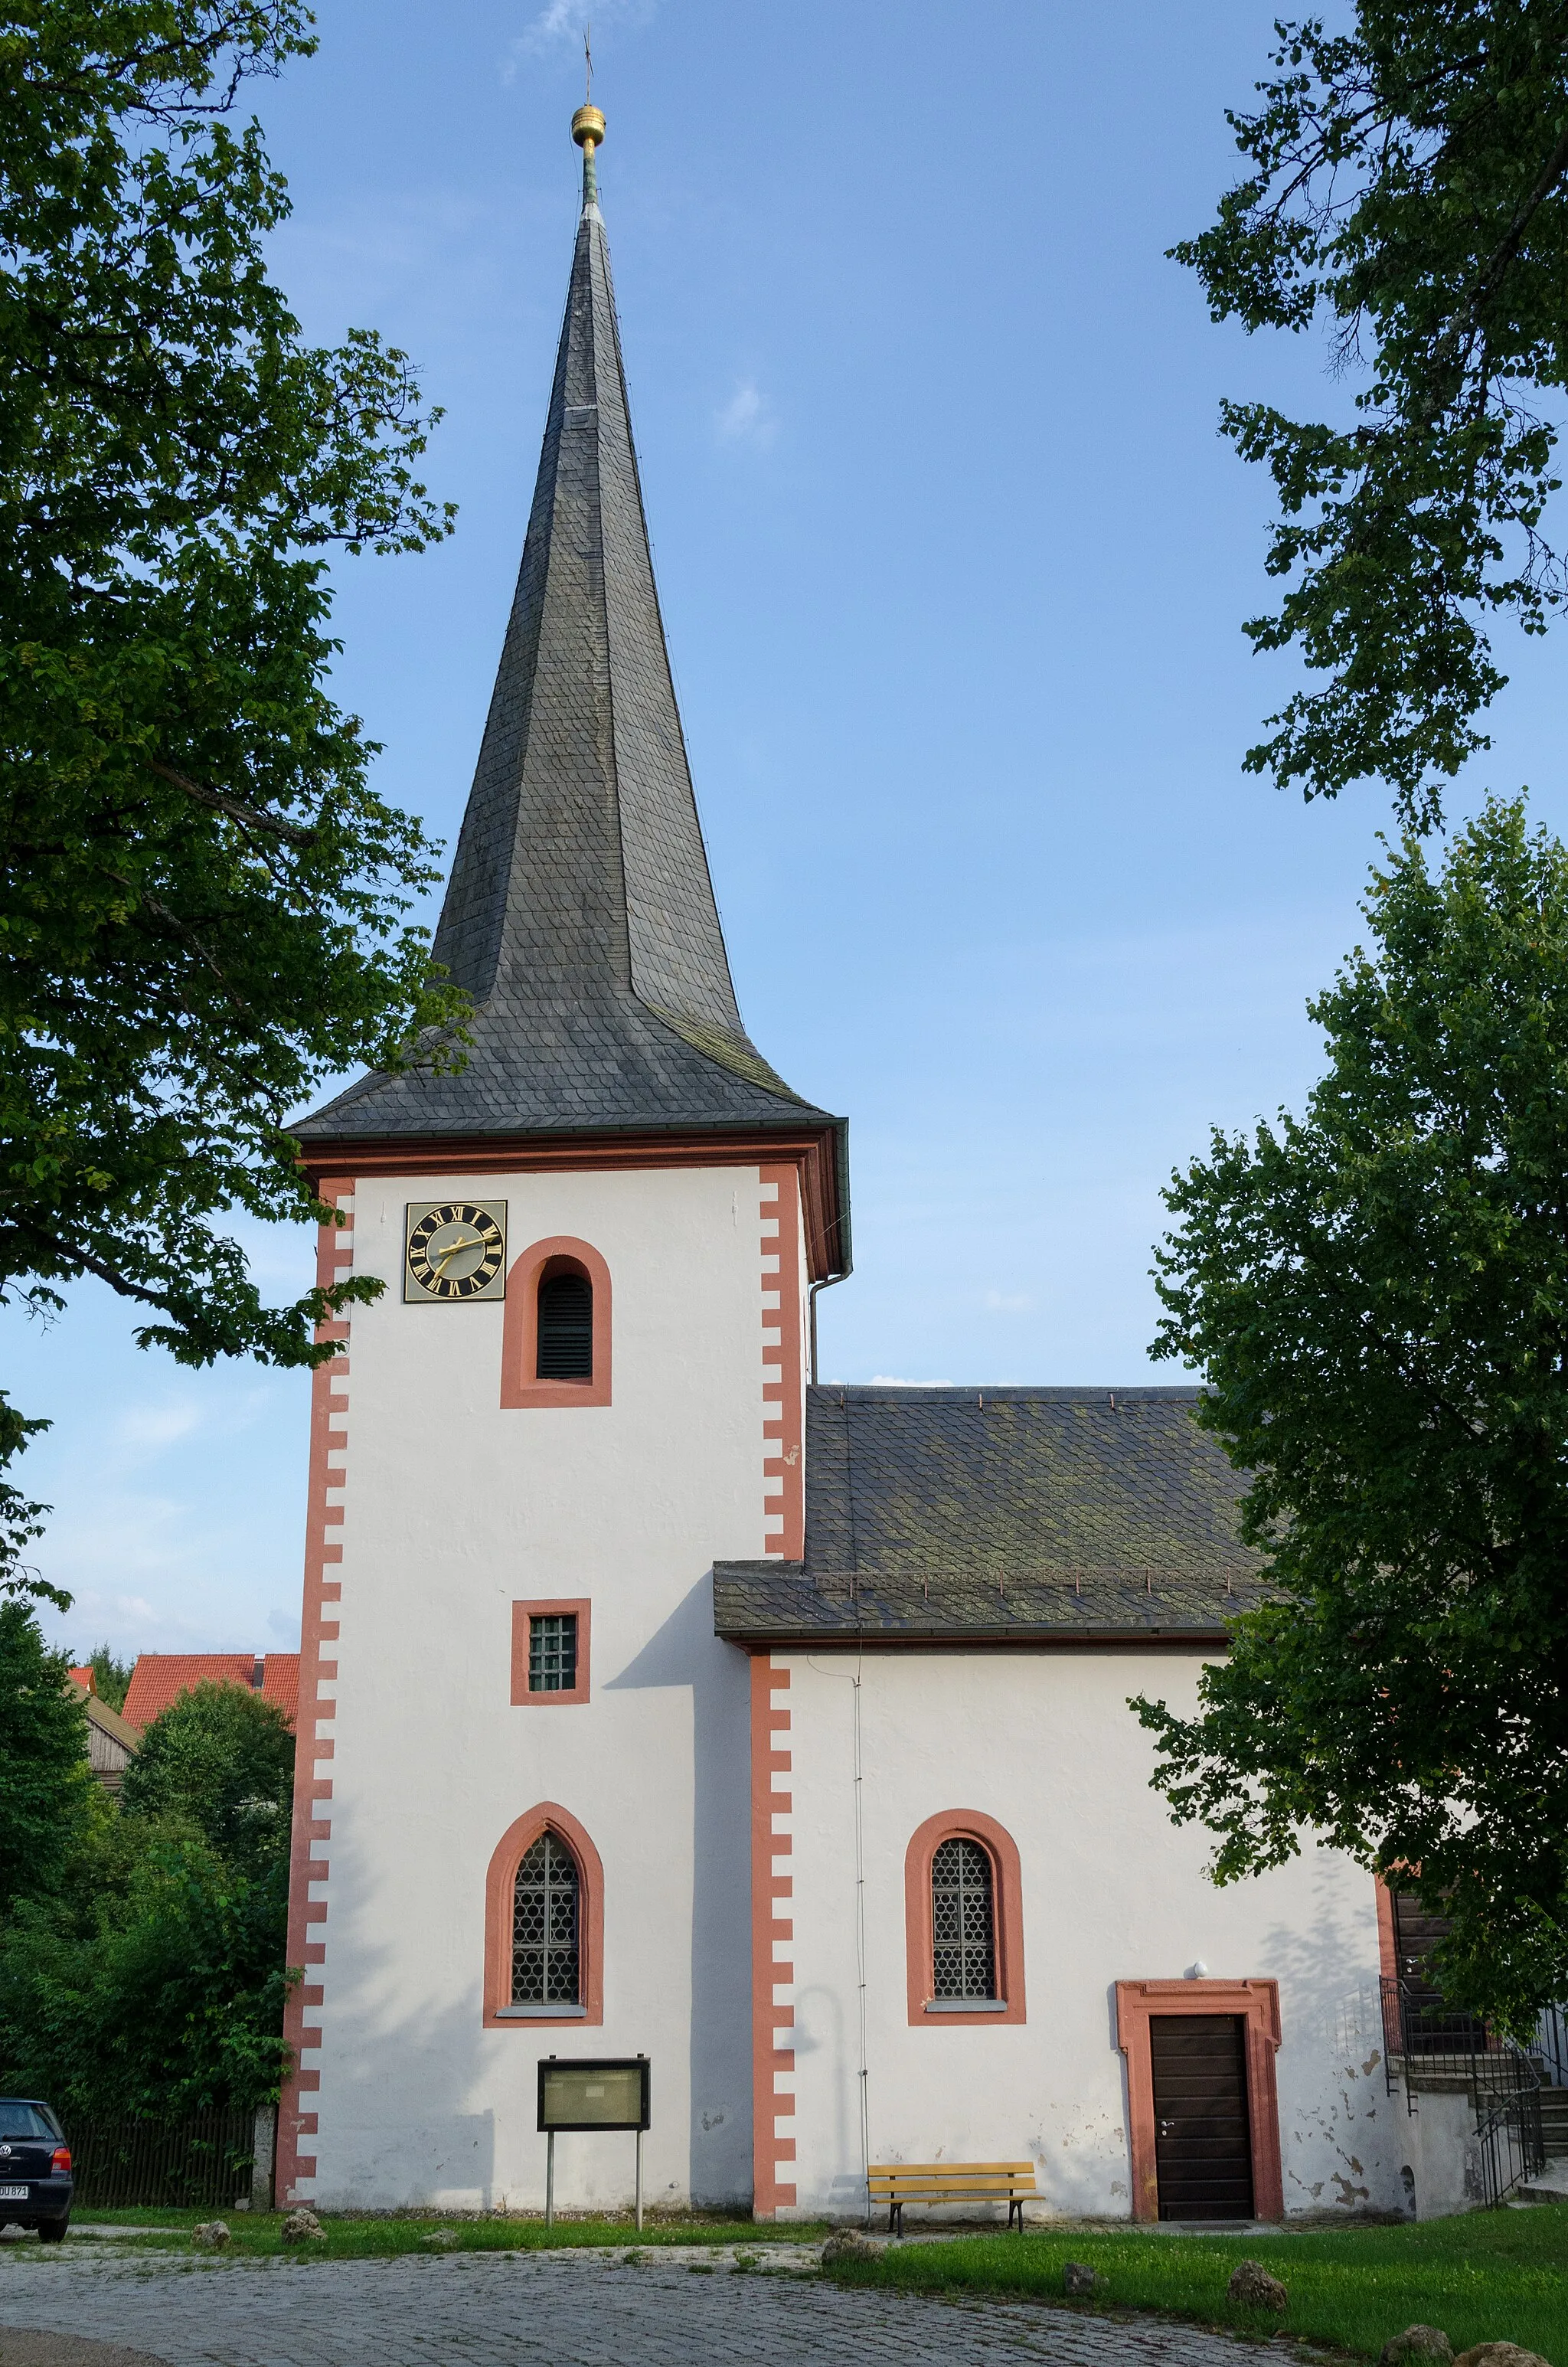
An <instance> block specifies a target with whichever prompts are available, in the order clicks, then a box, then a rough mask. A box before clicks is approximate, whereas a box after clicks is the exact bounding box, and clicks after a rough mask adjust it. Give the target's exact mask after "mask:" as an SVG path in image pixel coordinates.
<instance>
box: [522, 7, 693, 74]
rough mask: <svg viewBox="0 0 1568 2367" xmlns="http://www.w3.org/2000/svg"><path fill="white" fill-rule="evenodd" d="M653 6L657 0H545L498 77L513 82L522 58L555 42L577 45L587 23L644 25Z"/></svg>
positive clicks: (540, 52)
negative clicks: (545, 2)
mask: <svg viewBox="0 0 1568 2367" xmlns="http://www.w3.org/2000/svg"><path fill="white" fill-rule="evenodd" d="M656 6H658V0H548V6H546V7H544V8H541V9H540V11H539V13H538V15H537V16H536V17H535V19H534V21H533V23H532V24H531V25H530V26H529V28H528V29H527V31H526V32H525V33H521V34H519V36H518V38H517V40H514V41H513V44H512V48H511V50H510V51H509V52H508V55H507V61H506V64H505V65H504V67H503V68H502V81H504V82H514V81H515V80H516V78H517V69H518V65H519V63H520V62H521V61H522V60H523V59H524V58H537V57H543V56H545V55H546V54H547V52H548V51H551V50H553V49H555V48H556V47H557V45H558V43H561V42H564V41H570V42H572V43H573V44H574V45H575V46H576V47H578V48H581V45H582V37H583V35H584V33H585V32H586V31H587V30H588V28H589V27H590V26H591V25H601V26H602V25H605V24H609V23H616V24H622V25H626V24H630V25H644V24H646V23H647V22H648V19H649V17H651V16H652V14H653V12H654V9H655V7H656Z"/></svg>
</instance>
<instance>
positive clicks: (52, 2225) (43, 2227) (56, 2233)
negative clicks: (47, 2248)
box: [38, 2219, 71, 2244]
mask: <svg viewBox="0 0 1568 2367" xmlns="http://www.w3.org/2000/svg"><path fill="white" fill-rule="evenodd" d="M70 2225H71V2222H70V2220H69V2219H40V2220H39V2228H38V2232H39V2242H40V2243H44V2244H63V2242H64V2241H65V2230H66V2229H67V2227H69V2226H70Z"/></svg>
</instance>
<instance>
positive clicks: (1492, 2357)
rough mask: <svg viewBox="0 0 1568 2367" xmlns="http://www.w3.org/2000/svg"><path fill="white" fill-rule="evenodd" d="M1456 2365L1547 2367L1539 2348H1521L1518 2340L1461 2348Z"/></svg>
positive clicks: (1475, 2366) (1463, 2366)
mask: <svg viewBox="0 0 1568 2367" xmlns="http://www.w3.org/2000/svg"><path fill="white" fill-rule="evenodd" d="M1454 2367H1546V2361H1545V2360H1544V2359H1543V2358H1542V2357H1541V2355H1540V2351H1539V2350H1520V2348H1519V2346H1518V2344H1517V2342H1478V2343H1476V2344H1475V2345H1474V2346H1473V2348H1472V2349H1471V2350H1461V2352H1460V2354H1459V2357H1458V2358H1457V2359H1456V2360H1455V2361H1454Z"/></svg>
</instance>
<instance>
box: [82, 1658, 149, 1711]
mask: <svg viewBox="0 0 1568 2367" xmlns="http://www.w3.org/2000/svg"><path fill="white" fill-rule="evenodd" d="M83 1665H84V1666H85V1667H86V1668H89V1669H91V1670H92V1671H93V1690H94V1692H95V1693H96V1694H97V1696H98V1699H99V1700H100V1701H101V1702H103V1703H104V1704H106V1705H107V1707H108V1708H109V1709H114V1710H120V1709H123V1708H124V1707H125V1697H126V1694H127V1693H129V1692H130V1680H131V1678H132V1677H133V1676H134V1675H135V1674H136V1663H135V1661H134V1660H121V1659H118V1658H117V1656H116V1655H115V1654H114V1653H113V1652H112V1651H111V1650H110V1649H109V1647H108V1646H107V1644H95V1645H94V1647H93V1648H92V1650H91V1651H90V1652H89V1653H88V1655H87V1658H86V1659H85V1662H84V1663H83Z"/></svg>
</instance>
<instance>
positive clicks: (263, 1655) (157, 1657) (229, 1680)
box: [72, 1652, 299, 1736]
mask: <svg viewBox="0 0 1568 2367" xmlns="http://www.w3.org/2000/svg"><path fill="white" fill-rule="evenodd" d="M72 1673H73V1676H76V1677H80V1676H81V1674H82V1673H83V1672H82V1671H81V1670H73V1671H72ZM212 1684H218V1685H243V1686H244V1688H245V1690H246V1691H247V1692H248V1693H260V1695H261V1697H262V1699H263V1700H264V1701H269V1702H276V1704H277V1706H278V1708H279V1709H280V1710H281V1711H282V1712H283V1714H284V1716H285V1717H286V1718H287V1719H288V1723H289V1726H290V1727H292V1726H293V1724H294V1713H295V1709H296V1707H297V1705H298V1703H299V1653H298V1652H141V1653H139V1654H138V1655H137V1660H136V1668H135V1671H134V1673H133V1674H132V1677H131V1680H130V1691H129V1692H128V1693H127V1694H126V1696H125V1709H124V1712H123V1716H124V1720H125V1723H126V1724H127V1725H128V1726H130V1727H134V1728H135V1729H136V1731H137V1734H138V1735H139V1736H140V1734H141V1730H142V1728H143V1727H149V1726H151V1725H152V1720H153V1719H154V1718H155V1717H158V1716H161V1715H162V1713H163V1712H164V1710H166V1709H170V1708H172V1707H173V1705H174V1704H175V1702H177V1701H178V1699H179V1697H180V1695H181V1694H182V1693H194V1692H195V1690H196V1688H197V1685H212ZM90 1715H91V1712H89V1716H90Z"/></svg>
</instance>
